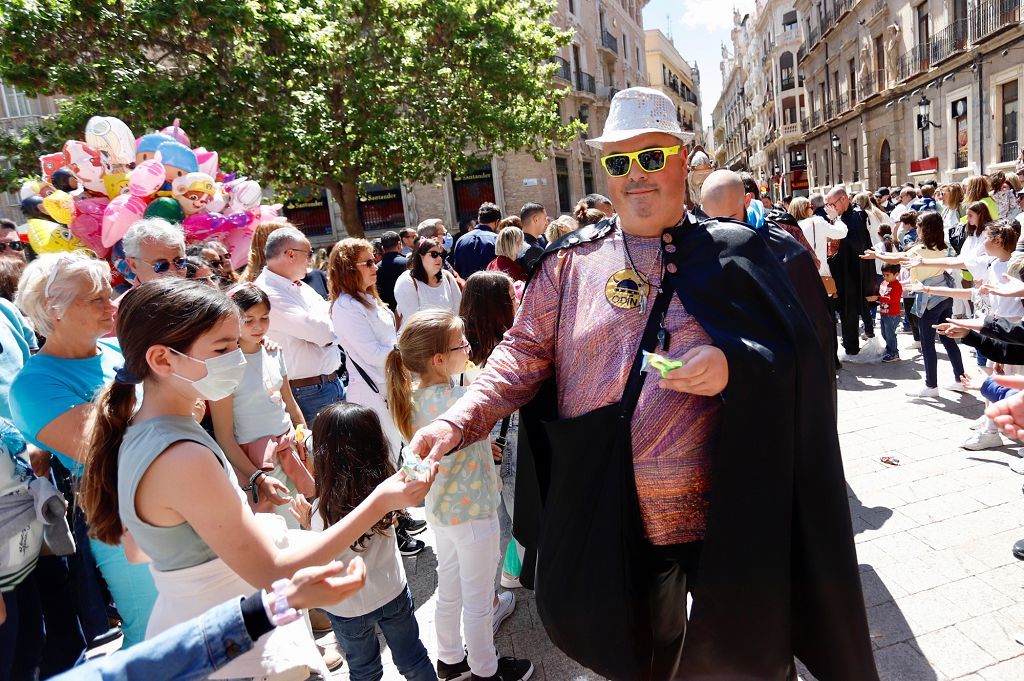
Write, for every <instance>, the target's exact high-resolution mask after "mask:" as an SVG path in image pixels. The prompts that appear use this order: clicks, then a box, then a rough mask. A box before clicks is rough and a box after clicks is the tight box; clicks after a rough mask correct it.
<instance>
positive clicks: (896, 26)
mask: <svg viewBox="0 0 1024 681" xmlns="http://www.w3.org/2000/svg"><path fill="white" fill-rule="evenodd" d="M901 33H902V29H900V22H899V21H898V20H897V21H893V22H892V23H891V24H889V25H888V26H886V27H885V70H886V71H887V72H888V74H889V84H890V86H895V85H896V83H897V82H899V61H900V49H901V48H902V46H903V36H902V35H900V34H901Z"/></svg>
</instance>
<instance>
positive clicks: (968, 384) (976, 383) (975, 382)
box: [960, 373, 986, 390]
mask: <svg viewBox="0 0 1024 681" xmlns="http://www.w3.org/2000/svg"><path fill="white" fill-rule="evenodd" d="M985 378H986V376H981V375H978V374H966V373H965V374H964V375H963V376H961V377H960V383H961V384H962V385H963V386H964V387H965V388H967V389H968V390H981V384H982V383H984V382H985Z"/></svg>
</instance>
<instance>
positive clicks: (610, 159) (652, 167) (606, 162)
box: [601, 144, 682, 177]
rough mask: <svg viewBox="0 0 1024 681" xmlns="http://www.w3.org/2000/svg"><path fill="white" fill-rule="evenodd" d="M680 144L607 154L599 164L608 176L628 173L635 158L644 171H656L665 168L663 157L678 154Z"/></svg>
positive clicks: (619, 175)
mask: <svg viewBox="0 0 1024 681" xmlns="http://www.w3.org/2000/svg"><path fill="white" fill-rule="evenodd" d="M681 146H682V145H680V144H677V145H676V146H674V147H651V148H650V149H641V150H640V151H630V152H624V153H621V154H609V155H608V156H602V157H601V165H602V166H604V169H605V172H607V173H608V175H609V177H622V176H624V175H628V174H629V171H630V170H631V169H632V168H633V161H634V160H635V161H636V162H637V163H638V164H639V165H640V167H641V168H643V170H644V172H645V173H656V172H658V171H660V170H664V169H665V159H667V158H668V157H669V156H672V155H673V154H678V153H679V149H680V147H681Z"/></svg>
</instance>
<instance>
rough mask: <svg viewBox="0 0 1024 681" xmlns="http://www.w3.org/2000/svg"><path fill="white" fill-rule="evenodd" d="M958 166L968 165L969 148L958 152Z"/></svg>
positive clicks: (964, 166)
mask: <svg viewBox="0 0 1024 681" xmlns="http://www.w3.org/2000/svg"><path fill="white" fill-rule="evenodd" d="M955 167H956V168H966V167H967V150H966V149H960V150H958V151H957V152H956V166H955Z"/></svg>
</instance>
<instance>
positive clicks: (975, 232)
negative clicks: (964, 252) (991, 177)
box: [967, 201, 992, 236]
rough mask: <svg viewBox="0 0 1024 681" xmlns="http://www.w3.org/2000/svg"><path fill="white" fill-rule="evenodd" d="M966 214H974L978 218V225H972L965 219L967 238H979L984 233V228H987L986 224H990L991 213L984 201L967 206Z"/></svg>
mask: <svg viewBox="0 0 1024 681" xmlns="http://www.w3.org/2000/svg"><path fill="white" fill-rule="evenodd" d="M967 212H968V213H974V214H975V215H977V216H978V224H977V225H972V224H971V218H970V216H968V218H967V235H968V236H981V235H982V234H984V233H985V228H986V227H988V223H990V222H992V211H990V210H989V209H988V204H987V203H985V202H984V201H975V202H974V203H972V204H971V205H969V206H967Z"/></svg>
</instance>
